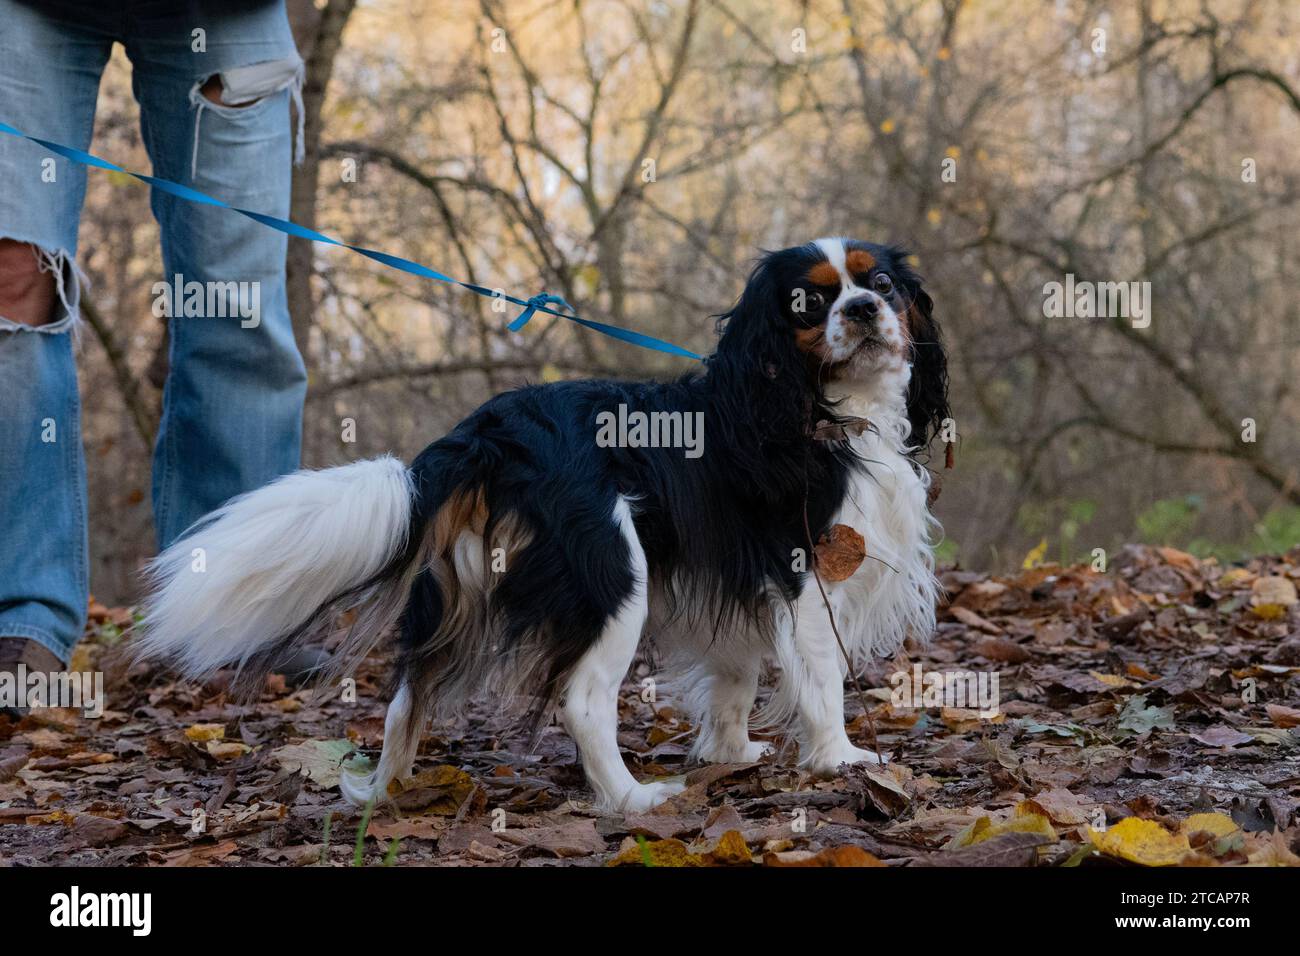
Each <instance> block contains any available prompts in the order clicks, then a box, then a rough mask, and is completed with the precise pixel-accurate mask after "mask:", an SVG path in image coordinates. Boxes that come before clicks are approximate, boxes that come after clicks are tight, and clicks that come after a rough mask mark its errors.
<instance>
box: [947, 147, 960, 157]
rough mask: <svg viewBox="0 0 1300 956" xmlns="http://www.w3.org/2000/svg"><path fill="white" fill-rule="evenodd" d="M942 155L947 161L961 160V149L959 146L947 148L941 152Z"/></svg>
mask: <svg viewBox="0 0 1300 956" xmlns="http://www.w3.org/2000/svg"><path fill="white" fill-rule="evenodd" d="M943 154H944V155H945V156H947V157H948V158H949V159H960V158H961V147H960V146H949V147H948V148H947V149H946V150H944V151H943Z"/></svg>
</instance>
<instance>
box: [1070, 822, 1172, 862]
mask: <svg viewBox="0 0 1300 956" xmlns="http://www.w3.org/2000/svg"><path fill="white" fill-rule="evenodd" d="M1090 836H1091V838H1092V844H1093V846H1095V847H1096V848H1097V849H1098V850H1100V851H1101V852H1102V853H1105V854H1106V855H1107V856H1113V857H1117V858H1119V859H1121V860H1128V861H1129V862H1130V863H1140V864H1142V865H1143V866H1177V865H1178V864H1180V863H1182V862H1183V860H1184V858H1186V857H1187V856H1188V855H1189V854H1190V853H1191V852H1192V848H1191V846H1190V845H1189V844H1188V842H1187V835H1186V834H1184V833H1178V834H1173V833H1170V832H1169V831H1168V830H1166V829H1165V828H1164V827H1162V826H1161V825H1160V824H1158V823H1156V822H1155V821H1153V820H1143V819H1142V818H1140V817H1125V818H1124V819H1123V820H1121V821H1119V823H1117V824H1115V825H1114V826H1113V827H1110V828H1109V829H1107V830H1092V831H1091V832H1090Z"/></svg>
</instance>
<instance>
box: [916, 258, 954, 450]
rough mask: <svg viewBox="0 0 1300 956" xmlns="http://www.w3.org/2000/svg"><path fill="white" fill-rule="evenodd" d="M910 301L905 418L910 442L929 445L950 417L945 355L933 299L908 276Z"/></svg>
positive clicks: (918, 283) (922, 446)
mask: <svg viewBox="0 0 1300 956" xmlns="http://www.w3.org/2000/svg"><path fill="white" fill-rule="evenodd" d="M909 278H910V280H911V281H909V282H908V286H909V287H910V288H909V289H908V291H909V292H910V293H911V298H912V301H911V304H910V305H909V306H908V309H907V321H908V332H909V333H910V335H911V339H912V380H911V382H910V383H909V384H908V386H907V418H908V421H910V422H911V423H912V437H911V439H910V441H911V443H912V444H913V445H919V446H920V447H921V448H922V449H925V448H927V447H929V444H930V441H931V439H933V438H934V436H935V435H936V434H938V432H939V430H940V429H941V428H942V427H943V422H944V419H946V418H948V417H950V415H951V412H950V411H949V410H948V356H947V355H946V354H945V352H944V350H943V339H942V336H941V334H940V332H939V324H938V323H937V322H936V321H935V320H934V300H933V299H931V298H930V295H929V293H927V292H926V291H925V290H924V289H922V288H921V283H920V280H919V279H916V278H915V277H914V276H913V277H909Z"/></svg>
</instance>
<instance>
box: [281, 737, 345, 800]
mask: <svg viewBox="0 0 1300 956" xmlns="http://www.w3.org/2000/svg"><path fill="white" fill-rule="evenodd" d="M356 749H357V745H356V744H354V743H353V742H352V741H350V740H304V741H303V742H302V743H300V744H288V745H287V746H284V747H279V748H277V749H275V750H273V751H271V756H272V757H273V758H275V760H276V761H277V762H278V763H279V764H280V766H281V767H283V768H284V769H285V770H290V771H293V770H300V771H302V772H303V773H305V774H306V775H307V778H308V779H309V780H311V781H312V782H313V783H315V784H317V785H318V786H319V787H321V788H322V789H326V790H328V789H330V788H331V787H337V786H338V785H339V777H340V776H341V774H342V766H343V760H344V758H346V757H347V756H348V754H350V753H352V751H354V750H356Z"/></svg>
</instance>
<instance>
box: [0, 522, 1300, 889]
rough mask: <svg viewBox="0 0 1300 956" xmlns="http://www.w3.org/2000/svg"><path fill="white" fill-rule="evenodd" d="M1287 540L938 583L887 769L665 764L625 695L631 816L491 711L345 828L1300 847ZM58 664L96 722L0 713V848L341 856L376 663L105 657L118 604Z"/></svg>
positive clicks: (892, 719) (765, 850) (523, 850)
mask: <svg viewBox="0 0 1300 956" xmlns="http://www.w3.org/2000/svg"><path fill="white" fill-rule="evenodd" d="M1297 579H1300V549H1297V550H1296V551H1293V552H1291V554H1290V555H1289V556H1287V557H1285V558H1260V559H1257V560H1255V561H1252V562H1249V563H1248V564H1245V565H1243V566H1240V567H1232V568H1227V567H1221V566H1219V565H1216V564H1214V563H1209V562H1201V561H1198V560H1197V559H1195V558H1193V557H1191V556H1190V555H1186V554H1183V553H1181V552H1177V551H1173V550H1170V549H1154V550H1152V549H1139V548H1128V549H1126V550H1125V551H1124V552H1123V553H1122V554H1121V555H1119V556H1118V557H1117V558H1116V559H1115V560H1114V561H1113V562H1112V566H1111V568H1110V569H1109V570H1108V571H1107V572H1106V573H1104V574H1103V573H1096V572H1094V571H1092V570H1090V569H1088V568H1081V567H1073V568H1060V567H1054V566H1046V567H1040V568H1035V569H1033V570H1028V571H1024V572H1022V573H1020V574H1018V575H1016V576H1014V577H989V576H987V575H981V574H973V573H968V572H963V571H948V572H946V573H945V574H944V575H943V580H944V583H945V585H946V587H947V588H948V591H949V598H950V603H949V604H948V606H947V607H946V608H945V609H944V610H943V612H942V614H941V617H940V621H941V623H940V627H939V630H938V633H937V635H936V636H935V639H934V641H933V642H932V643H931V644H930V645H929V647H927V648H924V649H919V648H909V650H908V651H907V652H906V653H905V654H904V655H900V657H899V658H897V659H895V660H893V661H882V662H878V663H877V665H876V666H874V667H873V668H872V670H871V671H870V672H869V673H868V674H867V675H866V676H865V679H864V681H863V684H862V686H863V688H864V689H865V691H866V695H867V698H868V701H869V703H870V705H871V709H870V714H869V715H865V714H863V712H862V707H861V704H860V703H859V699H858V698H857V696H856V694H855V693H854V692H853V691H852V689H849V692H848V697H847V706H848V709H849V713H850V715H851V720H852V722H851V727H850V733H851V736H853V738H854V739H855V741H856V742H858V743H860V744H862V745H864V746H871V738H872V736H873V735H874V737H875V739H876V743H877V749H881V750H883V751H886V752H888V753H889V754H890V755H891V756H892V758H893V762H892V763H891V765H890V766H889V767H888V768H887V769H883V770H866V769H864V768H860V767H859V768H851V769H848V770H846V772H845V773H844V774H843V776H841V777H838V778H834V779H815V778H812V777H810V776H808V775H807V774H805V773H802V772H800V771H798V770H796V769H794V767H793V759H792V758H793V756H794V755H793V753H791V750H792V746H791V745H789V744H786V743H784V742H783V741H780V740H774V743H776V744H778V753H777V755H776V756H775V758H768V759H767V760H765V761H764V762H763V763H760V764H751V765H730V766H697V765H691V764H689V763H688V762H687V752H688V750H689V746H690V741H691V734H692V729H691V727H690V726H689V725H688V724H687V723H686V722H685V721H684V720H682V719H681V718H680V716H679V715H678V714H677V713H675V712H674V711H673V709H672V708H671V705H670V704H669V703H667V702H665V701H659V702H657V703H651V702H646V701H644V700H643V699H642V696H643V689H642V683H641V681H642V678H644V677H646V676H650V675H652V669H651V667H650V665H649V664H639V665H638V669H637V670H636V671H634V673H633V675H631V676H630V677H629V681H628V683H627V685H626V686H625V688H624V695H623V704H622V721H621V725H620V734H619V740H620V742H621V744H622V746H623V749H624V753H625V756H626V757H627V759H628V760H629V761H630V763H631V765H632V767H633V771H634V772H635V773H637V775H638V776H640V777H642V778H643V779H644V778H649V777H661V776H669V775H677V774H686V775H687V776H686V779H687V782H688V784H689V787H688V789H687V790H686V792H685V793H683V794H682V795H681V796H679V797H677V798H675V799H674V800H673V801H671V802H670V803H669V804H667V805H665V806H664V807H662V808H659V809H657V810H656V811H655V812H652V813H648V814H639V815H635V816H623V815H603V814H600V813H598V812H596V811H594V810H593V809H592V808H591V806H590V805H589V804H588V803H587V800H588V799H589V797H590V794H589V793H588V792H587V791H586V790H585V789H584V786H583V778H582V773H581V769H580V767H579V766H578V764H577V762H576V759H575V755H574V749H573V744H572V742H571V741H570V740H569V738H568V737H567V736H566V735H565V734H564V733H563V732H562V731H560V730H559V729H558V728H557V727H554V726H552V727H548V728H546V729H545V730H544V731H543V733H542V734H541V736H540V738H539V739H538V740H537V741H536V744H535V745H534V746H532V747H531V749H530V744H531V743H532V741H531V738H530V737H529V736H528V735H527V734H526V733H524V731H523V729H522V728H520V727H518V726H516V725H515V723H514V722H513V721H512V719H511V718H509V717H505V716H501V715H497V714H494V713H492V712H491V711H489V710H488V709H487V708H486V707H484V708H482V709H481V710H479V711H478V712H476V713H473V714H471V715H469V716H468V717H467V718H466V719H464V720H461V721H459V722H457V723H456V724H454V725H438V726H434V727H433V728H432V729H431V732H430V733H429V734H428V735H427V736H426V738H425V741H424V744H423V746H422V748H421V756H420V759H419V761H418V763H417V767H416V770H417V773H416V776H415V778H414V779H413V780H411V781H409V782H408V783H407V785H406V786H405V788H404V789H403V790H402V792H400V793H399V794H397V795H396V797H395V799H394V801H393V803H392V804H390V805H386V806H382V807H379V808H377V809H376V810H375V811H374V814H373V817H372V818H370V819H369V820H368V821H364V822H365V829H364V834H365V836H364V839H363V840H362V841H361V844H360V846H361V849H360V859H361V860H362V862H363V863H365V864H366V865H378V864H381V863H384V862H386V861H387V862H395V863H396V864H399V865H401V864H432V865H438V866H451V865H456V866H483V865H506V866H516V865H517V866H546V865H574V866H598V865H607V864H611V863H622V864H628V865H645V864H647V863H649V864H653V865H754V864H763V865H879V864H881V863H883V864H884V865H889V866H904V865H906V866H930V865H961V866H979V865H987V864H1000V865H1008V864H1020V865H1030V864H1035V863H1037V864H1038V865H1077V864H1082V865H1087V866H1095V865H1121V866H1122V865H1135V864H1141V865H1162V864H1176V863H1199V864H1211V865H1213V864H1217V865H1239V864H1244V863H1248V862H1249V863H1269V864H1289V865H1300V856H1297V854H1300V821H1298V820H1297V815H1298V814H1297V805H1298V803H1300V800H1298V799H1297V798H1298V797H1300V605H1297V603H1296V588H1295V583H1296V581H1297ZM92 611H93V621H92V624H91V628H90V631H89V633H88V635H87V640H86V641H85V642H84V643H83V644H82V645H81V646H80V647H79V648H78V653H77V658H76V660H75V661H74V663H75V664H76V665H77V666H78V667H84V668H92V669H100V670H103V671H104V672H105V675H106V688H107V694H108V698H107V708H108V709H107V711H106V713H105V714H104V715H103V717H102V718H100V719H87V718H85V717H83V716H82V715H81V714H80V713H78V712H74V711H66V710H58V711H49V710H47V711H37V712H34V713H33V714H32V715H30V716H28V717H26V718H24V719H23V720H21V721H20V722H17V723H14V722H12V721H9V720H7V719H6V718H4V717H0V864H10V865H43V864H61V863H64V864H90V865H115V866H122V865H138V866H144V865H170V866H191V865H194V866H235V865H250V864H275V865H287V866H306V865H318V864H321V863H327V864H330V865H350V864H352V863H353V862H354V861H355V860H356V859H357V851H356V846H357V834H358V832H359V831H360V830H361V828H362V824H363V820H362V813H360V812H358V811H357V810H355V809H354V808H351V807H350V806H348V805H347V804H346V803H344V802H343V801H342V799H341V798H340V796H339V791H338V787H337V781H338V773H339V765H340V763H341V762H342V761H344V760H347V759H359V758H358V756H357V755H356V754H355V751H356V750H357V749H358V748H359V749H360V750H361V751H362V754H363V755H364V754H365V753H367V752H368V753H373V751H374V748H376V747H377V746H378V744H379V742H380V740H381V737H382V733H383V704H382V703H381V702H380V700H379V697H378V691H379V687H380V686H381V684H382V675H383V669H382V668H383V662H382V661H375V662H372V663H371V664H370V665H368V666H367V669H366V670H364V671H363V672H362V673H361V674H359V675H358V678H357V683H358V686H357V701H358V702H357V703H348V702H346V701H345V700H344V699H342V696H343V695H342V694H341V692H340V691H339V690H338V689H337V688H333V689H330V690H328V691H326V692H317V691H314V690H311V689H302V690H292V689H290V688H287V687H286V686H285V683H284V681H283V680H282V679H279V678H276V677H272V678H271V680H270V681H269V682H268V686H267V687H266V689H265V692H264V693H263V694H262V696H261V698H260V700H258V701H257V702H256V703H254V704H240V703H236V702H234V701H232V700H231V699H230V698H229V697H228V696H227V694H226V693H225V690H224V689H223V686H222V684H221V682H220V681H217V682H214V683H210V684H208V685H205V686H198V685H194V684H190V683H180V682H175V681H171V680H169V679H168V678H167V676H166V675H164V674H159V673H157V672H155V671H151V670H149V669H148V668H144V667H139V666H136V667H131V668H129V669H128V668H127V667H126V665H125V664H124V663H123V662H124V660H125V656H124V655H123V654H122V653H121V650H122V647H123V646H125V645H128V644H129V633H128V634H127V636H126V637H125V638H123V637H122V636H121V630H122V628H123V627H126V626H127V625H129V621H130V615H129V614H128V613H126V612H124V611H122V610H120V609H112V610H110V609H106V608H101V607H95V608H93V609H92ZM915 664H920V665H921V667H922V670H923V673H927V674H928V673H933V672H942V671H954V670H962V671H969V672H973V673H975V674H977V675H978V674H980V673H984V674H991V673H993V672H996V673H997V674H998V678H999V691H1000V708H999V713H998V714H997V716H995V717H992V718H987V719H984V718H981V717H980V716H979V715H978V714H976V713H973V712H971V711H970V710H964V709H960V708H954V707H947V708H944V707H940V706H936V707H930V708H926V709H915V708H903V707H898V706H895V704H894V702H893V701H892V700H891V694H892V692H893V685H891V683H890V675H892V674H895V673H896V672H899V671H903V672H907V673H911V672H912V668H913V666H914V665H915Z"/></svg>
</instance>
